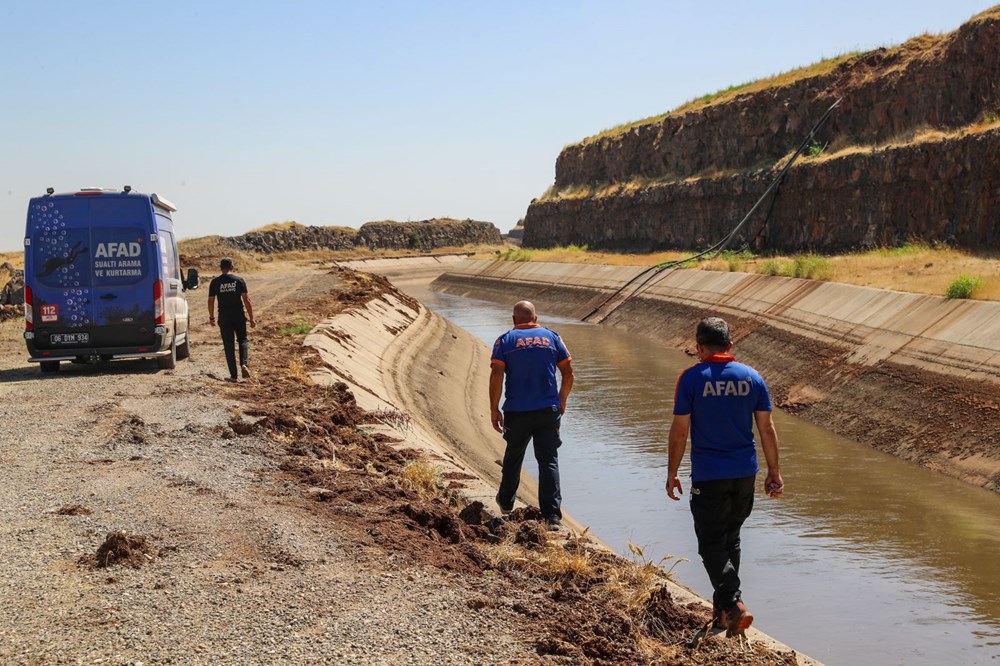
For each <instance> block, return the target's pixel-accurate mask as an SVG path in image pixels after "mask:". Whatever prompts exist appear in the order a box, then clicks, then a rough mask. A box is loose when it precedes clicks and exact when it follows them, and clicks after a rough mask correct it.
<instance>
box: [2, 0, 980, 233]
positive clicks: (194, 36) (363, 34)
mask: <svg viewBox="0 0 1000 666" xmlns="http://www.w3.org/2000/svg"><path fill="white" fill-rule="evenodd" d="M991 4H992V3H991V2H988V1H976V0H947V1H945V0H865V1H863V2H862V1H858V0H838V1H836V2H830V1H826V2H812V1H806V0H784V1H767V0H764V1H761V2H745V1H731V2H729V1H726V2H724V1H719V2H699V3H694V2H683V3H681V2H670V1H668V0H660V1H648V2H647V1H643V2H630V1H629V0H619V1H617V2H611V1H602V2H596V1H579V2H570V1H551V2H546V1H544V0H534V1H530V2H529V1H525V2H522V1H519V0H507V1H504V2H488V1H482V2H473V1H467V2H431V1H428V2H417V1H416V0H414V1H412V2H404V1H376V0H372V1H368V2H363V1H359V2H357V3H346V2H332V1H331V2H319V1H315V2H313V1H308V2H306V1H301V2H296V1H293V0H289V1H287V2H280V3H279V2H251V1H244V2H228V1H227V2H211V1H210V2H187V1H174V2H170V3H142V2H135V1H134V0H132V1H129V2H102V1H101V0H93V1H91V2H83V1H78V2H55V1H46V0H39V1H38V2H25V1H24V0H0V56H2V57H0V90H2V94H0V148H2V150H0V250H17V249H20V247H21V245H22V243H21V238H22V237H23V233H24V217H25V210H26V206H27V201H28V198H29V197H31V196H36V195H40V194H42V193H44V191H45V188H46V187H48V186H52V187H55V188H56V190H57V191H67V190H75V189H77V188H79V187H84V186H91V185H99V186H104V187H121V186H122V185H124V184H130V185H132V186H133V187H134V188H135V189H136V190H139V191H144V192H157V193H159V194H161V195H163V196H165V197H166V198H168V199H170V200H172V201H174V202H175V203H176V204H177V205H178V208H179V211H178V213H177V214H176V215H175V219H176V222H177V223H178V227H179V231H178V233H179V235H180V236H181V237H182V238H183V237H194V236H202V235H207V234H223V235H236V234H239V233H243V232H244V231H247V230H249V229H251V228H253V227H258V226H261V225H264V224H268V223H271V222H276V221H283V220H296V221H298V222H300V223H302V224H308V225H345V226H354V227H356V226H359V225H361V224H362V223H364V222H367V221H370V220H382V219H394V220H404V221H405V220H419V219H426V218H430V217H441V216H449V217H456V218H466V217H471V218H474V219H480V220H488V221H490V222H493V223H494V224H496V225H497V226H498V227H500V229H501V230H504V231H506V230H507V229H509V228H510V227H511V226H513V225H514V224H515V223H516V221H517V220H518V218H520V217H522V216H523V215H524V213H525V210H526V208H527V206H528V203H529V202H530V201H531V199H532V198H533V197H536V196H539V195H540V194H542V193H543V192H544V191H545V190H546V189H547V188H548V187H549V186H550V185H551V184H552V181H553V178H554V166H555V159H556V156H557V155H558V153H559V150H560V149H561V148H562V147H563V146H564V145H566V144H568V143H573V142H576V141H578V140H580V139H582V138H584V137H586V136H589V135H591V134H595V133H597V132H599V131H601V130H603V129H606V128H608V127H612V126H614V125H618V124H620V123H623V122H627V121H630V120H636V119H639V118H644V117H648V116H652V115H657V114H660V113H663V112H665V111H668V110H670V109H671V108H673V107H676V106H677V105H679V104H681V103H683V102H685V101H687V100H689V99H691V98H694V97H698V96H700V95H702V94H705V93H709V92H714V91H716V90H718V89H720V88H725V87H728V86H730V85H733V84H738V83H743V82H745V81H749V80H752V79H757V78H760V77H764V76H768V75H771V74H775V73H778V72H782V71H786V70H788V69H793V68H795V67H799V66H802V65H807V64H809V63H812V62H815V61H817V60H819V59H821V58H824V57H829V56H834V55H838V54H840V53H844V52H847V51H853V50H865V49H869V48H874V47H877V46H886V45H892V44H897V43H900V42H902V41H905V40H906V39H908V38H910V37H913V36H915V35H918V34H921V33H924V32H931V33H941V32H948V31H950V30H953V29H955V28H957V27H958V26H959V25H960V24H961V23H963V22H964V21H965V20H967V19H968V18H970V17H971V16H972V15H974V14H976V13H978V12H980V11H983V10H984V9H987V8H988V7H990V6H991ZM154 7H155V8H154Z"/></svg>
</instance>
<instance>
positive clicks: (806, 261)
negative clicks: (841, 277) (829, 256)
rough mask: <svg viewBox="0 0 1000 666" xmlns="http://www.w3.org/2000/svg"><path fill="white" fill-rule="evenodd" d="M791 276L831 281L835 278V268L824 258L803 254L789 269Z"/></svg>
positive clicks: (796, 258)
mask: <svg viewBox="0 0 1000 666" xmlns="http://www.w3.org/2000/svg"><path fill="white" fill-rule="evenodd" d="M786 268H789V269H790V273H789V276H790V277H797V278H806V279H809V280H829V279H830V278H832V277H833V266H831V265H830V262H829V261H827V260H826V258H824V257H817V256H816V255H812V254H802V255H799V256H797V257H795V259H794V260H793V262H792V264H791V265H790V266H789V267H786Z"/></svg>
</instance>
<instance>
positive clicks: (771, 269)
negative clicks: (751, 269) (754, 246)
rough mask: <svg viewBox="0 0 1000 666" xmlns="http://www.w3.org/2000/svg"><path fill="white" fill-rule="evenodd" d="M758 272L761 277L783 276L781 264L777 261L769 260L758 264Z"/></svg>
mask: <svg viewBox="0 0 1000 666" xmlns="http://www.w3.org/2000/svg"><path fill="white" fill-rule="evenodd" d="M757 272H758V273H760V274H761V275H771V276H774V275H781V274H782V273H783V272H784V271H782V266H781V262H780V261H777V260H776V259H768V260H767V261H762V262H760V263H759V264H757Z"/></svg>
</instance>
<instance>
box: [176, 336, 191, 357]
mask: <svg viewBox="0 0 1000 666" xmlns="http://www.w3.org/2000/svg"><path fill="white" fill-rule="evenodd" d="M189 356H191V330H190V329H188V332H187V333H185V334H184V342H182V343H181V344H179V345H177V358H178V359H182V358H188V357H189Z"/></svg>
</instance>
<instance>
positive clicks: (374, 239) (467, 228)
mask: <svg viewBox="0 0 1000 666" xmlns="http://www.w3.org/2000/svg"><path fill="white" fill-rule="evenodd" d="M356 242H357V244H358V245H364V246H365V247H367V248H369V249H372V250H390V249H394V250H406V249H409V250H425V251H429V250H433V249H435V248H439V247H461V246H463V245H500V244H501V243H502V242H503V240H502V239H501V238H500V230H499V229H497V228H496V227H495V226H493V225H492V224H491V223H489V222H477V221H476V220H461V221H459V220H426V221H423V222H368V223H367V224H363V225H361V228H360V229H358V238H357V241H356Z"/></svg>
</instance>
